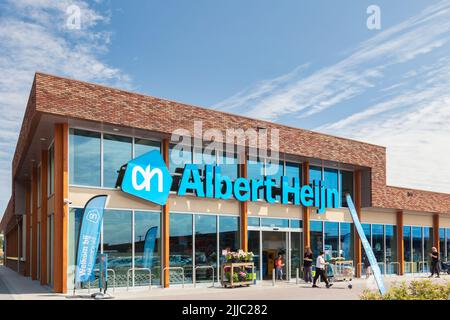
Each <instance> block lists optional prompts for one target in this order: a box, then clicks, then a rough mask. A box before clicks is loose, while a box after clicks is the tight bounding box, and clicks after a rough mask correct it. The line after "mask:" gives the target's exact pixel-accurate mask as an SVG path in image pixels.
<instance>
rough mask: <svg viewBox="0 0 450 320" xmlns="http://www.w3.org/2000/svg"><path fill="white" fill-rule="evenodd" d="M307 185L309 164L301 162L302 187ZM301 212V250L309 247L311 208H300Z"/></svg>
mask: <svg viewBox="0 0 450 320" xmlns="http://www.w3.org/2000/svg"><path fill="white" fill-rule="evenodd" d="M307 184H309V162H303V165H302V186H304V185H307ZM302 211H303V216H302V220H303V249H304V250H305V249H306V247H311V232H310V230H311V223H310V215H311V208H310V207H305V206H303V207H302ZM303 252H305V251H303Z"/></svg>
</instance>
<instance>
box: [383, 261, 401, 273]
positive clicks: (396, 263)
mask: <svg viewBox="0 0 450 320" xmlns="http://www.w3.org/2000/svg"><path fill="white" fill-rule="evenodd" d="M392 265H397V266H398V267H397V271H396V272H393V273H386V274H389V275H393V274H395V275H398V274H399V273H400V262H389V264H388V266H389V267H390V266H392ZM394 271H395V268H394Z"/></svg>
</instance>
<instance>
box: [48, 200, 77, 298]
mask: <svg viewBox="0 0 450 320" xmlns="http://www.w3.org/2000/svg"><path fill="white" fill-rule="evenodd" d="M82 219H83V209H82V208H70V210H69V224H68V230H67V231H68V235H69V246H68V249H69V252H68V259H69V261H68V277H69V279H68V283H69V284H70V285H72V284H73V282H74V277H75V266H76V261H77V253H78V240H79V238H80V230H81V221H82ZM51 246H53V244H51ZM50 262H51V264H52V265H53V261H50ZM70 289H72V288H70Z"/></svg>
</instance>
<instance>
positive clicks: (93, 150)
mask: <svg viewBox="0 0 450 320" xmlns="http://www.w3.org/2000/svg"><path fill="white" fill-rule="evenodd" d="M100 141H101V134H100V133H97V132H90V131H84V130H78V129H70V130H69V165H70V168H69V172H70V174H69V179H70V181H69V183H70V184H72V185H81V186H94V187H100V163H101V159H100V158H101V156H100ZM117 169H118V168H117ZM117 169H116V170H117Z"/></svg>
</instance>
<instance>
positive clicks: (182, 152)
mask: <svg viewBox="0 0 450 320" xmlns="http://www.w3.org/2000/svg"><path fill="white" fill-rule="evenodd" d="M187 163H192V150H191V149H190V147H187V146H184V147H182V146H181V145H179V146H177V147H175V145H170V147H169V171H170V173H181V171H182V170H183V169H184V166H185V164H187Z"/></svg>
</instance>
